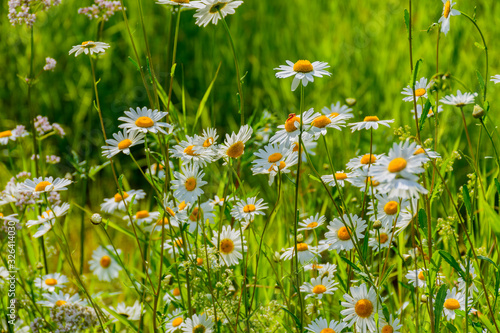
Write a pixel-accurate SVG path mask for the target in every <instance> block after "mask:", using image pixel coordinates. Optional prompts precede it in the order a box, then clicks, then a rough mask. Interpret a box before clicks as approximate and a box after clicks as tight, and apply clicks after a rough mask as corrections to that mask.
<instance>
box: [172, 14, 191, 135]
mask: <svg viewBox="0 0 500 333" xmlns="http://www.w3.org/2000/svg"><path fill="white" fill-rule="evenodd" d="M180 22H181V9H180V6H179V10H178V12H177V19H176V22H175V32H174V50H173V51H172V65H171V67H170V84H169V86H168V99H167V112H168V111H169V110H170V101H171V99H172V89H173V86H174V76H175V71H173V70H172V68H173V66H174V64H175V61H176V57H177V40H178V39H179V25H180ZM186 125H187V123H186V121H185V119H184V127H185V129H186Z"/></svg>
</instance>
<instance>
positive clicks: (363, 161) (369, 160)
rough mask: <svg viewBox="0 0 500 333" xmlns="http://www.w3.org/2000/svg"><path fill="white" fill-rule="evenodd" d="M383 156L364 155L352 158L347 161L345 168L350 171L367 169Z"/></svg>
mask: <svg viewBox="0 0 500 333" xmlns="http://www.w3.org/2000/svg"><path fill="white" fill-rule="evenodd" d="M382 156H384V155H383V154H371V155H370V154H369V153H368V154H364V155H362V156H358V157H354V158H351V159H350V160H349V162H348V163H347V168H348V169H350V170H354V169H359V168H367V167H368V166H370V165H373V164H374V163H376V162H377V161H378V159H379V158H380V157H382Z"/></svg>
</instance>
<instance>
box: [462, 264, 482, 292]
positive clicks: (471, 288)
mask: <svg viewBox="0 0 500 333" xmlns="http://www.w3.org/2000/svg"><path fill="white" fill-rule="evenodd" d="M460 267H461V268H462V270H463V271H464V273H466V272H467V269H466V267H465V266H464V264H460ZM475 278H476V273H475V272H474V265H473V264H472V262H469V281H467V283H466V281H465V280H464V279H463V278H462V277H459V278H458V290H459V291H460V292H462V293H464V294H465V289H467V288H466V287H467V285H468V286H469V287H468V289H469V296H472V295H473V294H474V292H476V293H477V292H479V289H477V286H476V285H475V284H474V279H475Z"/></svg>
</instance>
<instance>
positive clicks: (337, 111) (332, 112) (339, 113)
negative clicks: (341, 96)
mask: <svg viewBox="0 0 500 333" xmlns="http://www.w3.org/2000/svg"><path fill="white" fill-rule="evenodd" d="M321 112H323V114H324V115H326V116H330V117H334V118H335V117H341V118H343V119H345V120H347V119H351V118H354V115H353V114H352V109H351V108H350V107H349V106H347V105H341V104H340V102H337V104H334V103H332V104H331V105H330V107H328V106H324V107H323V108H322V109H321Z"/></svg>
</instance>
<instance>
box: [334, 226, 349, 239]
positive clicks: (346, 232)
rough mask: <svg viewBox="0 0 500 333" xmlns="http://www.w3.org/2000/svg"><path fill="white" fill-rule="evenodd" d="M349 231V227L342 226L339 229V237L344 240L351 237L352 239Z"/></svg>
mask: <svg viewBox="0 0 500 333" xmlns="http://www.w3.org/2000/svg"><path fill="white" fill-rule="evenodd" d="M349 231H350V230H347V228H346V227H341V228H340V229H339V230H338V231H337V237H338V238H339V239H340V240H343V241H346V240H349V239H351V236H350V235H349Z"/></svg>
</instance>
